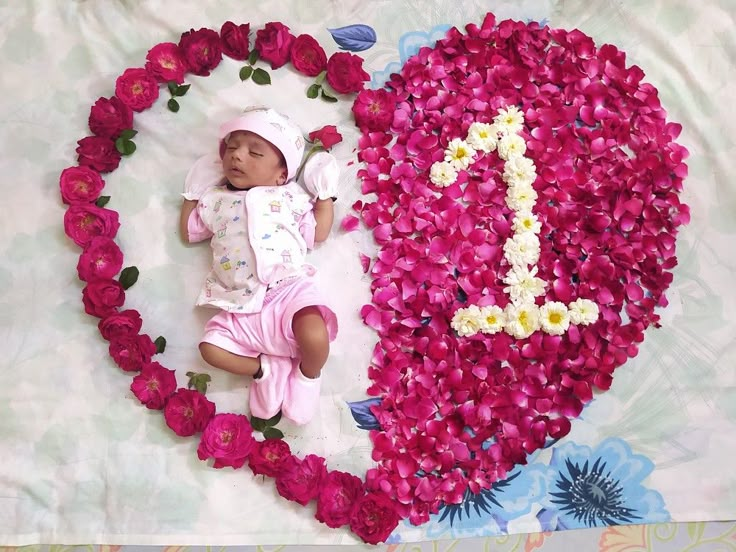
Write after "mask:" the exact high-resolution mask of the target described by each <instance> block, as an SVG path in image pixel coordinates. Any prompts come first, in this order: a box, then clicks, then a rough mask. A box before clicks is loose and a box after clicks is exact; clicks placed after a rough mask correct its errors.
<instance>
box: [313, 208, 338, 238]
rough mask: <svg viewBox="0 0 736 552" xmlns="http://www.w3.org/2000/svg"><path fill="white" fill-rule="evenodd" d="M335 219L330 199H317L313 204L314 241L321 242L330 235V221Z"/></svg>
mask: <svg viewBox="0 0 736 552" xmlns="http://www.w3.org/2000/svg"><path fill="white" fill-rule="evenodd" d="M334 218H335V210H334V208H333V200H332V199H317V200H316V201H315V202H314V220H316V221H317V227H316V228H315V230H314V241H315V243H317V242H323V241H325V240H326V239H327V237H328V236H329V235H330V230H331V229H332V221H333V219H334Z"/></svg>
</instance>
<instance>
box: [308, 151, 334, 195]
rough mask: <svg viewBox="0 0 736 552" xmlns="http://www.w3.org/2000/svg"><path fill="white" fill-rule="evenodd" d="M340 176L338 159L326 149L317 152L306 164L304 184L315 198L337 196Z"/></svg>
mask: <svg viewBox="0 0 736 552" xmlns="http://www.w3.org/2000/svg"><path fill="white" fill-rule="evenodd" d="M339 178H340V169H339V168H338V166H337V160H336V159H335V156H334V155H332V154H330V153H327V152H326V151H320V152H318V153H315V154H314V155H312V156H311V157H310V158H309V159H308V160H307V162H306V164H305V165H304V186H306V188H307V190H308V191H309V193H310V194H312V197H314V198H315V199H330V198H333V199H334V198H336V197H337V185H338V180H339Z"/></svg>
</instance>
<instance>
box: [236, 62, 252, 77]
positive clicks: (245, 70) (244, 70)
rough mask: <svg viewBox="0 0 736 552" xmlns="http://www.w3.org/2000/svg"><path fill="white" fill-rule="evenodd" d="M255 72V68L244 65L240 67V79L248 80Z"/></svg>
mask: <svg viewBox="0 0 736 552" xmlns="http://www.w3.org/2000/svg"><path fill="white" fill-rule="evenodd" d="M252 74H253V68H252V67H251V66H250V65H243V66H242V67H241V68H240V73H239V75H240V80H241V81H246V80H248V79H249V78H250V76H251V75H252Z"/></svg>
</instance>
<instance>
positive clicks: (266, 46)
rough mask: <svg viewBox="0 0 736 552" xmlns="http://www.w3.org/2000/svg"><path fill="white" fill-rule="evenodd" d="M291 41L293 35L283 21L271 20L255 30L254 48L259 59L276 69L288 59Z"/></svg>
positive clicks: (292, 40) (292, 41)
mask: <svg viewBox="0 0 736 552" xmlns="http://www.w3.org/2000/svg"><path fill="white" fill-rule="evenodd" d="M293 43H294V35H293V34H291V33H290V32H289V27H287V26H286V25H284V24H283V23H279V22H273V21H272V22H271V23H266V25H265V26H264V27H263V28H262V29H258V31H256V43H255V49H256V50H257V51H258V55H259V56H260V57H261V59H263V60H264V61H267V62H269V63H270V64H271V69H278V68H279V67H281V66H282V65H285V64H286V62H287V61H289V58H290V56H291V45H292V44H293Z"/></svg>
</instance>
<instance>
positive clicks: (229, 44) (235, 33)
mask: <svg viewBox="0 0 736 552" xmlns="http://www.w3.org/2000/svg"><path fill="white" fill-rule="evenodd" d="M249 35H250V24H248V23H244V24H242V25H236V24H235V23H233V22H232V21H225V22H224V23H223V24H222V27H221V28H220V39H221V40H222V53H223V54H225V55H226V56H228V57H231V58H233V59H239V60H244V59H248V54H250V39H249Z"/></svg>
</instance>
